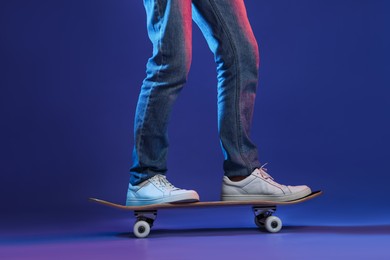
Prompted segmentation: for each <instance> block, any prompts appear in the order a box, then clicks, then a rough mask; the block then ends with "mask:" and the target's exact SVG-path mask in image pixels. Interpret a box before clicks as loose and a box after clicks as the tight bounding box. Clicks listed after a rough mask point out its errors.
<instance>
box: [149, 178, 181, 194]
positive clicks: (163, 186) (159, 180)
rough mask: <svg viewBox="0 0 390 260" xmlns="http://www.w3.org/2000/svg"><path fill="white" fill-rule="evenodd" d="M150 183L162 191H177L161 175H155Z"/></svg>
mask: <svg viewBox="0 0 390 260" xmlns="http://www.w3.org/2000/svg"><path fill="white" fill-rule="evenodd" d="M151 181H152V182H153V183H154V184H156V185H157V186H158V187H159V188H161V189H164V190H177V189H178V188H176V187H175V186H173V184H172V183H170V182H169V181H168V180H167V177H166V176H164V175H161V174H157V175H155V176H154V177H153V178H152V179H151Z"/></svg>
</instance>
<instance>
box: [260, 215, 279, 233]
mask: <svg viewBox="0 0 390 260" xmlns="http://www.w3.org/2000/svg"><path fill="white" fill-rule="evenodd" d="M264 226H265V229H266V230H267V231H268V232H271V233H277V232H279V231H280V230H281V229H282V226H283V224H282V221H281V220H280V218H278V217H276V216H270V217H268V218H266V220H265V223H264Z"/></svg>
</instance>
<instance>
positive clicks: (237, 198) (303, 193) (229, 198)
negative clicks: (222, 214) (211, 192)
mask: <svg viewBox="0 0 390 260" xmlns="http://www.w3.org/2000/svg"><path fill="white" fill-rule="evenodd" d="M310 194H311V189H310V188H307V189H304V190H302V191H300V192H296V193H292V194H288V195H222V196H221V200H222V201H253V200H261V201H275V202H282V201H291V200H297V199H301V198H303V197H306V196H308V195H310Z"/></svg>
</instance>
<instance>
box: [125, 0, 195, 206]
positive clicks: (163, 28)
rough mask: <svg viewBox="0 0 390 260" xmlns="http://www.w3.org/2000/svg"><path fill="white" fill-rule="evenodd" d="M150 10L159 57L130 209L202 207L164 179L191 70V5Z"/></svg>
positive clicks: (139, 115)
mask: <svg viewBox="0 0 390 260" xmlns="http://www.w3.org/2000/svg"><path fill="white" fill-rule="evenodd" d="M144 5H145V9H146V14H147V28H148V35H149V38H150V40H151V42H152V44H153V56H152V57H151V58H150V59H149V60H148V63H147V71H146V72H147V76H146V78H145V80H144V81H143V85H142V87H141V93H140V95H139V99H138V104H137V109H136V114H135V120H134V139H135V140H134V149H133V165H132V167H131V169H130V174H131V175H130V183H129V188H128V191H127V199H126V205H147V204H156V203H167V202H192V201H198V200H199V196H198V194H197V193H196V192H195V191H192V190H184V189H179V188H176V187H174V186H173V185H172V184H171V183H170V182H169V181H168V180H167V179H166V177H165V176H164V175H165V173H166V171H167V169H166V160H167V150H168V136H167V128H168V121H169V116H170V113H171V110H172V106H173V104H174V102H175V100H176V98H177V96H178V94H179V92H180V90H181V89H182V88H183V85H184V84H185V82H186V80H187V74H188V71H189V68H190V64H191V29H192V17H191V0H144Z"/></svg>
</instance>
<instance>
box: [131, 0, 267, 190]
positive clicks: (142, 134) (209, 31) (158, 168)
mask: <svg viewBox="0 0 390 260" xmlns="http://www.w3.org/2000/svg"><path fill="white" fill-rule="evenodd" d="M144 5H145V9H146V14H147V29H148V35H149V38H150V40H151V41H152V43H153V55H152V57H151V58H150V59H149V60H148V63H147V69H146V73H147V76H146V78H145V80H144V81H143V85H142V88H141V92H140V95H139V99H138V104H137V108H136V114H135V121H134V139H135V140H134V150H133V165H132V167H131V169H130V173H131V177H130V183H131V184H133V185H136V184H139V183H140V182H142V181H144V180H146V179H148V178H150V177H152V176H154V175H156V174H165V173H166V171H167V167H166V160H167V150H168V136H167V127H168V121H169V116H170V113H171V109H172V106H173V104H174V102H175V100H176V98H177V97H178V95H179V93H180V91H181V89H182V88H183V86H184V84H185V83H186V80H187V74H188V72H189V69H190V64H191V51H192V50H191V48H192V46H191V42H192V39H191V37H192V19H193V20H194V21H195V23H196V24H197V25H198V26H199V28H200V29H201V31H202V33H203V35H204V36H205V38H206V40H207V43H208V45H209V47H210V49H211V51H212V52H213V54H214V57H215V62H216V65H217V73H218V133H219V137H220V143H221V147H222V151H223V155H224V162H223V169H224V173H225V175H226V176H228V177H230V176H247V175H250V174H251V173H252V171H253V170H254V169H255V168H259V167H260V163H259V161H258V152H257V148H256V146H255V144H254V143H253V142H252V141H251V139H250V127H251V124H252V115H253V106H254V101H255V96H256V88H257V83H258V67H259V52H258V46H257V42H256V39H255V37H254V35H253V32H252V29H251V26H250V24H249V21H248V18H247V14H246V9H245V4H244V0H144Z"/></svg>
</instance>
